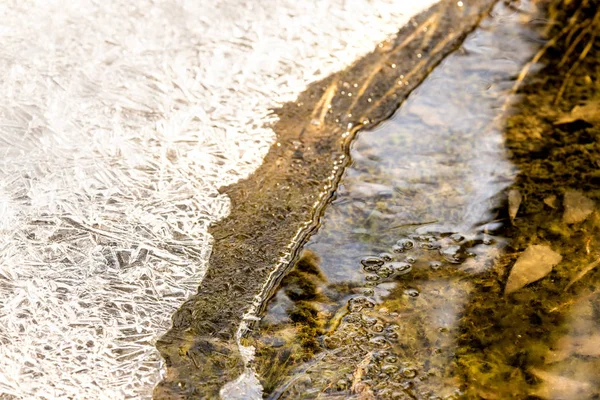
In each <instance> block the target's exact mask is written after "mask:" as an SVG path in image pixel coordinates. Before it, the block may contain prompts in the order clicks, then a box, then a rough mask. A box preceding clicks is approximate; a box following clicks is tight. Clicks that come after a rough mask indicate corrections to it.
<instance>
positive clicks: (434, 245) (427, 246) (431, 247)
mask: <svg viewBox="0 0 600 400" xmlns="http://www.w3.org/2000/svg"><path fill="white" fill-rule="evenodd" d="M420 247H421V248H422V249H425V250H437V249H439V248H440V247H441V246H440V244H439V243H432V242H424V243H421V244H420Z"/></svg>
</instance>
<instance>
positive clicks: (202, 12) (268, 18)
mask: <svg viewBox="0 0 600 400" xmlns="http://www.w3.org/2000/svg"><path fill="white" fill-rule="evenodd" d="M433 2H434V0H426V1H423V0H418V1H417V0H414V1H395V0H352V1H344V0H320V1H316V0H315V1H308V2H298V1H295V0H282V1H277V2H275V1H266V0H264V1H261V2H256V1H243V0H210V1H208V0H202V1H183V0H173V1H160V0H156V1H148V0H142V1H136V2H130V1H126V0H120V1H85V0H79V1H66V0H64V1H63V0H56V1H42V0H40V1H24V0H8V1H3V2H2V3H0V40H1V43H2V48H1V49H0V91H1V93H2V101H1V102H0V154H1V158H0V344H1V345H0V397H7V396H8V397H12V396H14V397H16V398H31V397H35V398H48V399H50V398H80V399H81V398H93V399H103V398H110V399H113V398H129V397H135V398H139V397H148V396H149V395H150V393H151V390H152V388H153V385H154V384H155V383H156V382H157V381H158V379H159V377H160V363H161V360H160V357H159V355H158V352H157V351H156V350H155V348H154V346H153V343H154V340H155V338H156V337H157V336H158V335H160V334H161V333H162V332H163V331H164V330H166V329H167V328H168V327H169V325H170V315H171V313H172V312H173V311H174V310H175V308H176V307H177V306H178V305H179V304H180V303H181V302H183V301H184V300H185V299H186V297H187V296H188V295H189V294H190V293H192V292H193V291H195V289H196V287H197V286H198V284H199V283H200V281H201V279H202V276H203V273H204V270H205V267H206V261H207V259H208V255H209V252H210V246H211V241H210V240H211V239H210V237H209V236H208V234H207V227H208V225H209V224H210V223H211V222H213V221H215V220H218V219H220V218H223V217H224V216H225V215H226V214H227V213H228V199H227V198H226V197H224V196H221V195H219V194H218V192H217V188H219V187H220V186H222V185H226V184H230V183H233V182H235V181H236V180H239V179H240V178H243V177H245V176H247V175H248V174H249V173H251V172H252V171H253V169H255V168H256V167H257V166H258V164H260V162H261V159H262V157H263V156H264V154H265V153H266V151H267V149H268V147H269V145H270V144H271V143H272V141H273V139H274V138H273V133H272V131H271V130H270V129H268V128H267V127H266V126H267V125H266V124H268V123H269V122H272V119H273V117H272V116H270V114H269V109H271V108H273V107H275V106H277V105H278V104H281V103H282V102H285V101H290V100H293V99H294V98H295V96H296V95H297V94H298V93H299V92H301V91H302V90H303V89H304V88H305V87H306V85H307V84H308V83H310V82H313V81H315V80H317V79H320V78H323V77H324V76H326V75H328V74H330V73H332V72H334V71H336V70H339V69H342V68H344V67H345V66H346V65H348V64H349V63H351V62H352V61H353V60H354V59H356V58H357V57H358V56H360V55H362V54H364V53H366V52H367V51H369V50H370V49H371V48H372V47H373V46H374V45H375V43H377V42H379V41H381V40H383V39H384V38H385V37H386V36H388V35H389V34H392V33H393V32H394V31H396V30H397V29H398V28H399V27H400V26H401V25H402V24H403V23H405V22H406V21H407V20H408V18H409V17H410V16H411V15H413V14H415V13H416V12H417V11H420V10H421V9H423V8H425V7H427V6H429V5H430V4H431V3H433Z"/></svg>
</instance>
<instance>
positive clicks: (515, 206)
mask: <svg viewBox="0 0 600 400" xmlns="http://www.w3.org/2000/svg"><path fill="white" fill-rule="evenodd" d="M522 201H523V196H521V192H519V191H518V190H516V189H513V190H511V191H510V192H508V216H509V217H510V221H511V222H512V221H513V220H514V219H515V217H516V216H517V213H518V212H519V207H520V206H521V202H522Z"/></svg>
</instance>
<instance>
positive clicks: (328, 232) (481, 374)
mask: <svg viewBox="0 0 600 400" xmlns="http://www.w3.org/2000/svg"><path fill="white" fill-rule="evenodd" d="M521 6H522V7H527V6H528V4H527V3H522V4H521ZM534 15H535V13H534V12H533V11H532V10H526V9H521V10H520V11H519V12H515V11H514V9H508V8H505V7H504V6H503V5H499V6H498V7H496V9H495V14H494V16H493V17H491V18H488V19H487V20H486V21H485V22H484V23H483V25H482V26H481V28H480V29H478V30H477V31H475V32H474V33H473V34H472V35H471V36H470V37H469V39H468V40H467V41H466V43H465V44H464V45H463V46H462V48H461V49H460V50H459V51H457V52H456V53H455V54H453V55H452V56H450V57H448V58H447V59H446V60H445V61H444V62H443V64H442V65H441V66H440V67H439V68H438V69H436V70H435V71H434V72H433V73H432V74H431V76H430V77H429V78H428V79H427V80H426V81H425V82H424V83H423V85H422V86H421V87H420V88H419V89H418V90H416V91H415V92H414V93H413V94H412V95H411V97H410V98H409V99H408V100H407V102H406V103H405V104H404V105H403V106H402V108H401V109H400V110H399V112H398V113H397V114H396V115H395V116H394V117H393V119H392V120H390V121H389V122H387V123H385V124H383V125H382V126H381V127H379V128H377V129H375V130H374V131H372V132H368V133H363V134H361V135H360V136H359V138H358V139H357V141H356V143H355V144H354V146H353V149H352V154H351V155H352V159H353V160H354V162H353V164H352V166H351V167H350V168H349V169H348V170H347V171H346V172H345V175H344V178H343V181H342V185H341V186H340V187H339V190H338V192H337V197H336V200H335V201H334V202H333V204H332V205H331V206H330V207H329V208H328V209H327V212H326V214H325V216H324V217H323V220H322V227H321V229H320V231H319V232H318V233H317V234H316V235H315V236H314V237H313V238H312V239H311V241H310V242H309V244H308V245H307V246H306V250H305V253H304V257H303V258H301V260H300V261H299V263H298V265H296V267H295V268H294V269H293V270H292V271H291V272H290V273H289V274H288V275H287V276H286V277H285V278H284V280H283V283H282V285H281V286H280V288H279V290H278V291H277V292H276V293H275V294H274V296H273V298H272V299H271V301H270V303H269V305H268V307H267V312H266V316H265V318H264V319H263V320H262V321H261V323H260V325H259V329H258V330H257V332H256V334H255V335H254V338H253V339H254V341H253V344H254V345H255V346H256V348H257V358H256V370H257V372H258V374H259V377H260V378H261V380H262V382H263V385H264V386H265V392H266V393H271V398H294V399H300V398H347V397H350V396H356V397H357V398H398V399H403V398H407V399H425V398H432V399H433V398H458V397H461V398H462V397H466V398H486V399H495V398H507V397H511V396H516V398H526V397H527V396H536V397H538V398H548V399H550V398H569V399H571V398H587V397H590V396H592V394H593V393H596V391H595V390H596V387H597V386H596V383H595V382H596V381H597V372H596V371H598V370H599V369H598V367H600V365H598V363H600V361H599V359H598V358H595V357H596V356H599V355H600V353H599V352H598V350H597V344H600V339H599V335H598V333H597V332H598V326H597V321H598V318H597V317H598V315H600V303H598V302H597V300H596V299H597V297H596V296H597V293H596V289H595V286H593V285H592V287H590V286H589V285H588V286H587V288H583V289H582V286H583V285H582V282H580V281H579V279H576V278H577V277H578V276H579V277H581V276H583V275H582V274H583V273H587V272H586V269H585V268H582V267H581V265H590V264H589V263H590V261H593V260H594V257H597V255H594V254H591V253H593V251H590V248H592V249H594V248H597V247H595V246H597V245H598V244H599V242H598V239H599V238H600V234H599V232H600V223H599V221H600V218H599V217H598V216H597V213H594V212H593V210H594V207H595V203H594V200H592V199H591V198H589V197H594V195H593V193H594V192H592V191H591V189H590V180H593V179H594V178H593V177H592V175H593V168H592V169H590V167H588V169H585V168H582V169H580V170H579V172H577V173H578V174H580V175H581V174H583V175H582V176H584V177H585V178H586V180H585V181H583V182H581V181H577V180H575V181H573V180H568V179H567V180H564V179H563V180H562V181H560V180H557V181H553V180H552V179H548V175H549V174H552V171H553V170H554V169H555V168H556V166H555V165H550V166H548V165H545V166H544V165H540V162H541V163H542V164H543V161H542V160H549V159H550V158H548V154H545V153H544V152H541V153H540V152H539V149H538V153H532V147H535V146H538V147H541V148H544V144H543V143H539V142H535V141H529V139H531V138H527V141H524V140H523V139H522V137H521V135H523V129H524V127H527V129H526V130H525V131H524V132H525V134H526V133H527V132H536V129H538V130H539V129H540V125H539V121H538V122H536V123H537V124H538V125H536V124H535V123H533V122H531V121H530V120H531V119H532V118H533V119H535V118H534V117H531V116H530V115H528V114H527V113H534V112H535V109H534V108H535V107H532V106H531V105H529V106H528V107H529V109H528V108H524V113H525V115H526V116H525V117H521V116H519V115H517V116H516V117H511V119H510V120H509V121H508V123H507V121H506V120H504V119H501V118H499V117H501V116H503V115H504V113H503V111H504V105H505V104H506V101H507V97H508V92H509V91H510V89H511V88H512V87H513V85H514V77H516V76H517V75H518V74H519V72H520V71H521V70H522V68H523V66H524V65H525V64H526V63H527V61H528V60H529V59H531V57H532V55H533V54H534V53H535V52H536V51H537V49H538V46H539V40H536V41H532V40H530V39H527V38H531V37H532V36H535V33H534V31H533V29H534V28H533V27H532V26H531V25H528V24H527V22H528V21H529V19H531V18H533V17H534ZM528 18H529V19H528ZM585 98H587V97H585ZM540 101H544V99H541V100H540ZM545 101H546V103H548V102H547V99H546V100H545ZM532 110H533V111H532ZM540 115H541V114H540ZM547 117H548V113H547V112H546V114H543V116H539V115H538V116H537V118H538V119H539V120H543V119H544V118H547ZM515 124H517V125H515ZM527 124H529V125H527ZM507 125H508V126H509V128H508V131H506V132H505V131H504V128H505V127H506V126H507ZM550 126H552V125H551V124H550ZM565 129H566V128H565ZM569 129H581V127H571V128H569ZM538 133H539V132H538ZM563 134H564V135H565V137H569V138H570V139H568V140H566V139H564V138H560V140H555V139H557V138H555V139H553V140H555V142H552V143H550V144H551V145H553V146H558V147H557V148H559V150H557V151H558V153H557V154H556V155H555V157H556V159H557V160H558V162H559V163H560V162H561V156H564V154H567V153H568V152H569V151H570V152H571V153H573V154H575V153H577V152H578V151H579V152H582V151H583V150H582V148H580V147H577V148H576V149H575V150H574V149H573V148H572V147H569V146H572V145H573V143H570V142H569V141H571V142H575V143H577V145H578V146H580V145H583V146H585V145H589V140H588V142H585V140H583V142H582V141H581V140H580V139H581V138H585V137H587V136H585V135H584V134H583V133H574V132H573V131H564V132H563ZM587 135H588V136H589V135H590V133H589V132H588V133H587ZM506 138H507V139H506ZM588 139H589V138H588ZM537 140H544V138H543V136H541V135H538V139H537ZM565 140H566V142H565ZM562 142H565V143H563V144H561V145H560V146H563V147H560V146H559V145H558V144H557V143H562ZM591 142H593V143H594V145H593V146H597V140H595V139H593V140H591ZM582 143H583V144H582ZM545 145H548V143H546V144H545ZM507 149H508V150H509V151H510V154H509V153H508V151H507ZM544 151H546V152H548V151H549V150H547V149H546V150H544ZM587 151H591V152H592V154H591V155H590V154H589V153H588V154H587V155H586V156H585V157H588V158H591V159H593V158H594V157H597V156H598V155H599V152H598V149H597V147H593V149H591V147H589V146H588V147H587ZM509 155H511V156H512V158H511V159H510V160H509ZM598 159H600V158H598ZM515 165H516V166H515ZM582 170H585V171H587V172H582ZM586 174H587V175H586ZM563 175H569V174H563ZM569 176H571V175H569ZM571 178H572V176H571ZM592 186H593V185H592ZM596 190H597V189H596ZM581 191H583V192H581ZM575 198H578V199H579V200H570V199H575ZM582 199H583V200H582ZM569 202H571V203H573V204H572V205H569ZM584 207H587V208H586V209H584ZM567 215H568V216H567ZM531 246H534V249H538V250H539V249H541V250H539V251H538V252H537V253H536V252H532V254H536V255H535V256H533V257H534V258H533V261H531V262H529V261H525V260H521V262H520V263H519V262H517V263H516V264H515V260H517V259H519V258H521V257H522V256H523V254H525V253H526V249H529V248H530V247H531ZM535 246H538V247H535ZM586 246H587V247H586ZM586 248H587V252H586V251H583V249H586ZM545 249H547V250H545ZM553 249H554V250H553ZM559 253H560V254H559ZM548 254H551V255H552V254H554V258H552V257H550V258H551V259H553V260H554V261H552V262H551V263H550V264H548V263H547V262H546V261H544V260H545V259H547V258H548ZM317 255H318V256H317ZM535 257H538V258H535ZM545 262H546V264H548V268H549V269H548V270H547V271H546V272H541V273H540V271H539V269H540V268H542V267H541V266H542V265H544V263H545ZM513 265H514V266H513ZM528 265H533V266H534V267H533V270H535V272H532V269H531V268H532V267H529V266H528ZM307 266H310V267H309V268H308V267H307ZM527 268H529V269H527ZM544 268H545V267H544ZM593 268H594V267H589V268H588V270H589V271H592V269H593ZM573 271H582V272H580V273H579V275H575V273H574V272H573ZM589 271H588V272H589ZM518 274H521V275H522V276H517V275H518ZM548 274H550V275H548ZM507 275H512V276H513V278H514V279H517V280H519V279H520V280H521V281H522V284H521V285H518V286H517V289H516V290H514V293H512V294H510V295H508V293H505V291H504V285H505V282H506V278H507ZM546 275H548V276H549V277H548V278H546V279H542V278H544V277H546ZM586 279H587V278H586ZM537 281H539V283H537V286H535V285H534V286H533V287H526V288H525V289H523V287H525V286H526V285H528V284H530V283H532V282H537ZM569 282H571V283H569ZM587 282H588V284H589V282H590V281H587ZM592 282H593V281H592ZM577 285H579V286H577ZM521 289H522V290H521ZM566 290H570V291H571V292H572V294H571V293H570V294H568V295H565V294H564V293H565V291H566ZM511 291H512V289H511Z"/></svg>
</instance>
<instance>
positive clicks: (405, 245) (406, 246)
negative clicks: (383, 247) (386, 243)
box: [396, 239, 415, 250]
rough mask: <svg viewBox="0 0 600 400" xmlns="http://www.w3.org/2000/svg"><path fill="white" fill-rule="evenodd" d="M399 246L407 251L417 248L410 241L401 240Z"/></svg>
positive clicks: (398, 242)
mask: <svg viewBox="0 0 600 400" xmlns="http://www.w3.org/2000/svg"><path fill="white" fill-rule="evenodd" d="M396 244H397V245H398V246H402V247H403V248H404V249H405V250H410V249H412V248H413V247H415V244H414V243H413V241H412V240H410V239H400V240H398V241H397V242H396Z"/></svg>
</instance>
